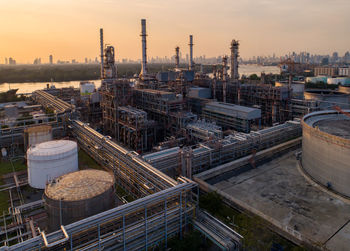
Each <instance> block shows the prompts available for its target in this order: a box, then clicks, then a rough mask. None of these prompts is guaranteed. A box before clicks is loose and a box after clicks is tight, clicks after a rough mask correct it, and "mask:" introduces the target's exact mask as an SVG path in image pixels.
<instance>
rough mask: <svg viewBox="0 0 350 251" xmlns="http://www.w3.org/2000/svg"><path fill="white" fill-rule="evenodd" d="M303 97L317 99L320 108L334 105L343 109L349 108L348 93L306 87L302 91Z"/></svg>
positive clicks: (349, 99) (324, 108)
mask: <svg viewBox="0 0 350 251" xmlns="http://www.w3.org/2000/svg"><path fill="white" fill-rule="evenodd" d="M304 98H305V99H314V100H317V101H319V102H320V108H321V109H322V110H326V109H331V108H332V107H333V106H335V105H336V106H339V107H341V108H343V109H349V108H350V95H349V94H345V93H341V92H339V91H332V90H323V89H307V90H305V92H304Z"/></svg>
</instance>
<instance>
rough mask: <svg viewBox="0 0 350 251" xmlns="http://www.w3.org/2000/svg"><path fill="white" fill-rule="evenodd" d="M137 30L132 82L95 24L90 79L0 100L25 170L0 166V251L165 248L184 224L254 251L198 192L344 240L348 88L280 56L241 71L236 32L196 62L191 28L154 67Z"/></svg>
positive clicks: (292, 235) (8, 141)
mask: <svg viewBox="0 0 350 251" xmlns="http://www.w3.org/2000/svg"><path fill="white" fill-rule="evenodd" d="M148 35H149V34H147V30H146V20H145V19H142V20H141V35H140V37H141V47H142V51H141V56H142V60H141V71H140V72H137V73H136V74H135V75H134V77H132V78H126V77H121V76H119V75H118V67H117V64H116V60H115V57H116V51H117V50H116V49H115V47H114V46H112V45H109V44H106V42H105V41H104V30H103V29H100V31H99V38H100V41H99V42H100V48H99V50H100V62H101V65H100V75H101V86H100V87H99V88H96V87H95V83H94V82H91V81H82V82H81V83H80V88H78V89H76V88H53V87H50V86H49V85H48V86H47V88H44V89H42V90H36V91H34V92H33V93H30V94H28V95H27V97H26V100H25V101H18V102H10V103H3V104H0V148H1V153H2V159H3V160H7V161H10V163H12V162H13V161H15V160H16V161H17V160H18V159H20V160H23V161H24V162H25V166H26V169H25V170H22V171H16V170H15V168H14V167H13V169H11V171H10V172H9V174H6V175H3V179H4V180H5V177H6V181H5V182H4V184H3V185H1V191H6V192H8V194H9V196H8V200H7V205H8V210H7V211H6V210H5V211H4V212H3V216H2V218H3V224H2V225H1V244H0V245H1V246H2V247H1V248H0V250H42V249H43V250H148V249H152V250H154V249H155V250H168V249H167V248H168V244H169V243H170V241H171V240H173V239H176V240H179V241H180V240H182V239H184V238H185V237H186V236H187V234H188V233H189V232H191V231H198V232H199V233H200V234H201V235H202V236H204V237H205V238H204V239H205V240H206V241H207V242H208V243H209V244H208V243H207V244H208V245H213V246H214V247H215V249H220V250H251V249H249V246H248V244H247V243H248V241H247V240H246V238H249V234H247V232H246V231H247V230H246V229H243V228H239V227H237V225H236V223H235V222H234V220H232V219H231V218H230V217H232V215H225V216H222V215H218V214H216V213H215V212H213V211H210V209H208V208H205V205H204V206H203V203H200V202H201V198H203V196H206V195H208V194H215V196H216V195H217V196H219V197H220V200H221V201H222V203H223V204H224V205H225V207H227V208H230V209H233V210H237V211H239V212H242V213H243V214H245V215H248V216H249V217H252V216H254V217H258V218H259V219H261V221H262V222H264V224H265V225H266V226H267V228H268V229H270V230H269V231H271V232H273V233H275V234H276V235H278V236H279V238H283V240H285V241H286V242H288V243H291V245H297V246H301V247H303V248H305V249H314V250H346V249H344V247H349V246H350V236H349V234H348V232H349V231H350V225H349V219H350V214H349V212H350V211H349V210H350V188H349V186H348V184H349V181H350V173H349V171H348V170H349V169H350V152H349V149H350V110H349V108H350V107H349V106H350V105H349V104H350V94H349V93H350V92H346V91H344V90H347V89H346V88H347V87H346V85H339V88H337V89H336V90H331V89H316V88H307V85H306V84H305V82H302V81H300V80H296V78H298V75H300V74H301V73H300V72H302V71H303V69H304V68H303V67H301V66H298V64H297V63H295V62H293V61H291V60H287V61H285V62H281V64H280V66H281V74H280V76H278V77H279V79H278V81H277V80H276V81H273V83H272V82H271V81H272V80H271V79H272V77H271V76H266V75H265V74H264V73H262V74H261V78H260V79H259V80H253V79H246V78H242V77H241V76H240V74H239V69H240V68H239V46H240V41H239V40H237V38H234V39H232V40H231V41H227V52H228V55H223V57H222V62H221V63H219V64H214V65H210V66H208V65H202V64H199V63H196V62H195V61H194V53H195V43H200V41H197V40H195V39H196V38H195V37H194V36H193V35H189V36H188V39H189V40H188V48H180V47H179V46H176V44H174V47H173V48H175V50H174V51H172V53H174V52H175V55H174V59H175V60H174V65H173V67H172V68H169V69H164V70H162V71H158V72H152V71H151V70H150V67H149V63H148V52H147V48H148V47H147V39H152V36H148ZM184 36H186V37H187V35H186V34H185V35H184ZM185 50H188V52H189V53H188V54H189V60H188V64H187V65H186V66H183V65H182V64H180V60H179V58H180V56H179V55H180V52H181V51H185ZM204 67H205V68H206V69H210V70H209V71H208V70H204ZM275 79H277V77H275ZM80 154H85V155H84V156H86V158H89V159H91V161H92V162H93V163H94V164H95V168H90V167H89V166H88V167H85V166H84V164H83V163H80V162H83V161H84V159H83V158H81V157H80ZM19 156H22V157H19ZM23 156H24V157H23ZM6 196H7V195H6ZM6 198H7V197H6ZM228 219H230V220H228ZM0 220H1V219H0ZM170 250H172V249H171V248H170ZM253 250H254V249H253ZM271 250H273V249H272V248H271ZM275 250H283V249H275Z"/></svg>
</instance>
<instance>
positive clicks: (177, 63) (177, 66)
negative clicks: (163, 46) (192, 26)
mask: <svg viewBox="0 0 350 251" xmlns="http://www.w3.org/2000/svg"><path fill="white" fill-rule="evenodd" d="M179 54H180V47H179V46H176V47H175V67H176V69H179V66H180V55H179Z"/></svg>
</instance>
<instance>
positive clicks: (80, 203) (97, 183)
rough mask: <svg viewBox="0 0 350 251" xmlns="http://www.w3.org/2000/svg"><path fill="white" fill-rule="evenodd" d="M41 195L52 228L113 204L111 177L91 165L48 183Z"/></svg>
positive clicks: (112, 178) (112, 180) (112, 181)
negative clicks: (89, 167) (88, 168)
mask: <svg viewBox="0 0 350 251" xmlns="http://www.w3.org/2000/svg"><path fill="white" fill-rule="evenodd" d="M43 199H44V200H45V209H46V212H47V214H48V217H49V230H51V231H53V230H56V229H58V228H60V226H61V225H67V224H70V223H73V222H75V221H78V220H81V219H84V218H86V217H89V216H92V215H95V214H98V213H101V212H103V211H106V210H108V209H111V208H113V207H114V206H115V195H114V177H113V175H112V174H110V173H108V172H106V171H100V170H93V169H90V170H82V171H78V172H73V173H69V174H66V175H63V176H61V177H59V178H57V179H56V180H53V181H52V182H51V183H50V184H48V185H47V186H46V189H45V193H44V195H43Z"/></svg>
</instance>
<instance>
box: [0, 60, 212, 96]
mask: <svg viewBox="0 0 350 251" xmlns="http://www.w3.org/2000/svg"><path fill="white" fill-rule="evenodd" d="M180 67H183V68H185V67H187V66H186V65H185V64H183V65H180ZM196 67H197V68H198V70H199V66H196ZM173 68H174V64H148V70H149V72H151V73H156V72H159V71H167V70H169V69H173ZM140 71H141V65H140V64H118V76H119V77H133V76H134V75H135V74H139V73H140ZM203 71H204V72H206V73H208V72H211V71H212V67H211V66H210V65H204V66H203ZM99 78H100V65H99V64H61V65H60V64H55V65H48V64H46V65H1V66H0V83H25V82H51V80H53V81H55V82H62V81H74V80H94V79H99ZM4 102H5V101H4Z"/></svg>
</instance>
